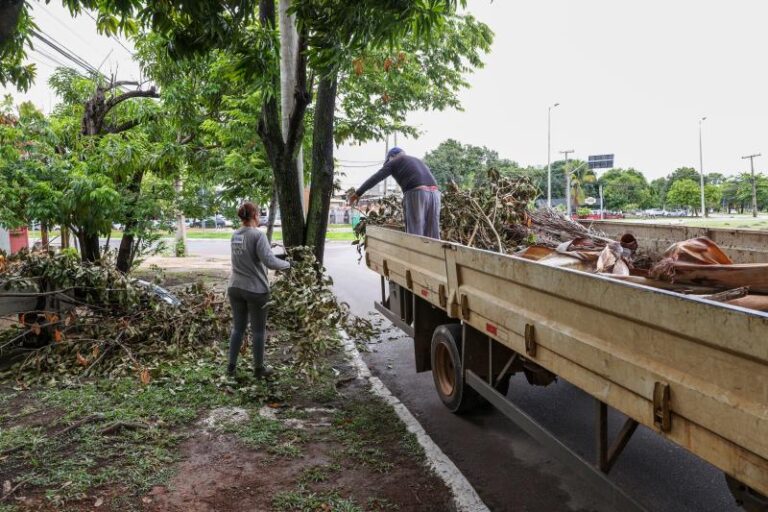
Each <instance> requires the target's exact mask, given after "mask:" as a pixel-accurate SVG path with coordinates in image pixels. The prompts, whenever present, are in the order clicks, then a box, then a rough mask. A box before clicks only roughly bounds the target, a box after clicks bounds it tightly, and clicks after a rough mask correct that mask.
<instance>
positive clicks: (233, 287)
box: [227, 202, 291, 378]
mask: <svg viewBox="0 0 768 512" xmlns="http://www.w3.org/2000/svg"><path fill="white" fill-rule="evenodd" d="M237 216H238V217H239V218H240V220H241V221H242V223H243V225H242V227H241V228H240V229H238V230H236V231H235V232H234V233H232V239H231V242H230V244H231V248H232V274H231V275H230V277H229V284H228V287H227V295H228V296H229V302H230V304H231V306H232V324H233V325H232V335H231V336H230V338H229V364H228V365H227V375H228V376H230V377H234V376H235V371H236V368H237V356H238V354H239V352H240V347H241V345H242V343H243V335H244V334H245V328H246V327H247V326H248V319H249V317H250V321H251V345H252V349H253V370H254V374H255V375H256V377H258V378H263V377H267V376H269V375H270V374H271V373H272V368H270V367H269V366H266V365H265V364H264V344H265V337H266V328H267V302H269V281H268V280H267V270H266V269H267V268H269V269H272V270H284V269H287V268H289V267H290V266H291V265H290V263H288V262H287V261H284V260H281V259H279V258H278V257H277V256H275V255H274V254H272V249H271V248H270V247H269V242H268V241H267V237H266V235H265V234H264V233H262V232H261V231H259V229H258V227H259V209H258V208H257V207H256V206H255V205H254V204H253V203H250V202H248V203H244V204H243V205H242V206H240V208H239V209H238V211H237ZM265 267H266V268H265Z"/></svg>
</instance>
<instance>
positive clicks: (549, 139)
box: [547, 103, 560, 208]
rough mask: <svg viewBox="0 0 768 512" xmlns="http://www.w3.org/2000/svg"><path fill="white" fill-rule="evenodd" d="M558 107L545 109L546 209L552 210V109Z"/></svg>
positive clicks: (553, 106) (556, 104)
mask: <svg viewBox="0 0 768 512" xmlns="http://www.w3.org/2000/svg"><path fill="white" fill-rule="evenodd" d="M558 105H560V104H559V103H555V104H554V105H550V106H549V107H547V208H552V161H551V147H552V109H553V108H555V107H557V106H558Z"/></svg>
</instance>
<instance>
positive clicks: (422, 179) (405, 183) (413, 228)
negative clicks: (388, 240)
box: [349, 147, 440, 239]
mask: <svg viewBox="0 0 768 512" xmlns="http://www.w3.org/2000/svg"><path fill="white" fill-rule="evenodd" d="M388 176H392V177H393V178H395V181H396V182H397V184H398V185H400V188H401V189H403V215H404V216H405V231H406V232H407V233H413V234H415V235H422V236H427V237H429V238H437V239H439V238H440V191H439V190H438V188H437V182H436V181H435V177H434V176H432V172H431V171H430V170H429V167H427V166H426V164H424V162H422V161H421V160H419V159H418V158H416V157H413V156H409V155H406V154H405V151H403V150H402V149H400V148H398V147H394V148H392V149H390V150H389V152H388V153H387V161H386V162H384V166H383V167H382V168H381V169H380V170H379V171H377V172H376V174H374V175H373V176H371V177H370V178H368V179H367V180H365V183H363V184H362V185H360V188H358V189H357V190H356V191H355V193H354V194H352V195H351V196H350V198H349V200H350V202H351V203H352V204H355V203H356V202H357V201H358V199H360V196H362V195H363V194H365V193H366V192H367V191H368V190H370V188H371V187H373V186H374V185H376V184H377V183H379V182H380V181H381V180H383V179H384V178H386V177H388Z"/></svg>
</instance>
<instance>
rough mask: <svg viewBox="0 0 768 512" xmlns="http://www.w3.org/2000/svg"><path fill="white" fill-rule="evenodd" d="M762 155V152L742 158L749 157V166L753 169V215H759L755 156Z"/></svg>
mask: <svg viewBox="0 0 768 512" xmlns="http://www.w3.org/2000/svg"><path fill="white" fill-rule="evenodd" d="M758 156H760V153H755V154H753V155H747V156H743V157H741V159H742V160H746V159H747V158H749V167H750V169H751V170H752V216H753V217H757V184H756V183H755V158H757V157H758Z"/></svg>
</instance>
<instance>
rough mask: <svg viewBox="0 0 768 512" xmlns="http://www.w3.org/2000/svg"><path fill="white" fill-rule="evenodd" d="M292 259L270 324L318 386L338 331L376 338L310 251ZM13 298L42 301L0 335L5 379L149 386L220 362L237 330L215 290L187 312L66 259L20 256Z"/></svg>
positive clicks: (0, 277) (191, 297)
mask: <svg viewBox="0 0 768 512" xmlns="http://www.w3.org/2000/svg"><path fill="white" fill-rule="evenodd" d="M289 255H290V260H291V261H292V262H293V266H292V267H291V269H290V270H288V271H286V272H282V273H280V275H279V276H278V277H277V279H276V280H275V282H274V285H273V287H272V301H271V303H270V324H271V326H272V327H273V329H274V330H275V331H276V332H277V334H278V337H279V338H280V339H281V341H282V342H284V343H285V344H288V345H290V348H291V351H292V353H293V357H294V359H295V362H296V364H297V366H298V367H299V369H300V370H301V371H303V372H304V373H305V374H306V375H307V376H308V378H309V379H310V380H313V379H315V378H316V377H317V376H318V375H319V372H320V371H321V369H322V359H323V357H322V356H324V355H325V354H326V352H327V351H329V350H330V349H332V348H335V347H336V346H338V341H339V340H338V332H339V329H344V330H346V331H347V332H348V333H349V334H350V335H351V336H352V337H354V338H357V339H367V338H370V337H371V336H372V335H373V334H374V333H375V329H374V327H373V325H372V324H371V323H370V322H369V321H368V320H365V319H362V318H357V317H355V316H354V315H352V314H351V312H350V310H349V306H348V305H347V304H346V303H340V302H339V301H338V300H337V299H336V296H335V295H334V294H333V291H332V290H331V285H332V282H331V279H330V277H328V275H327V274H326V273H325V269H323V268H322V266H321V265H320V264H319V263H318V262H317V260H316V259H315V258H314V255H313V253H312V249H311V248H307V247H299V248H295V249H290V250H289ZM2 290H5V291H2ZM14 290H21V292H20V293H18V294H17V295H19V296H21V295H24V296H25V297H28V296H29V295H34V296H36V297H39V298H40V299H41V300H39V301H37V305H36V306H35V307H34V308H33V309H30V310H29V311H25V312H23V313H21V314H19V316H18V322H16V323H15V324H14V325H12V326H11V327H8V328H5V329H3V330H0V369H2V370H3V371H2V372H0V377H2V375H3V374H5V375H6V376H9V377H15V378H16V379H17V380H20V381H23V382H25V383H33V382H41V381H51V380H55V379H61V380H66V379H68V378H78V377H88V376H97V375H98V376H117V375H126V374H131V373H133V374H135V375H137V376H138V378H139V379H140V380H141V382H143V383H145V384H146V383H148V382H150V380H152V378H153V376H154V375H155V374H156V372H157V371H158V368H160V366H161V365H162V363H164V362H168V361H179V360H181V359H184V358H190V360H197V359H199V357H201V356H202V355H204V354H206V353H210V354H211V355H214V354H215V353H216V351H217V350H218V345H219V343H220V342H222V341H223V340H225V339H226V338H227V337H228V334H229V329H230V325H231V323H230V322H231V313H230V308H229V305H228V304H227V302H226V299H225V297H224V296H223V295H222V294H221V293H217V292H216V291H214V290H213V289H212V288H207V287H205V286H203V285H202V284H195V285H193V286H190V287H187V288H185V289H184V290H176V291H175V294H176V296H177V298H178V299H179V303H178V304H170V303H168V302H166V301H165V300H163V295H162V294H157V293H156V291H155V290H154V289H153V288H152V287H151V286H146V283H144V284H142V283H141V282H140V281H136V280H134V279H131V278H129V277H126V276H125V275H124V274H122V273H120V272H118V271H117V270H115V269H114V267H113V266H111V265H109V264H106V262H103V264H102V265H101V266H97V265H92V264H88V263H83V262H81V261H80V260H79V259H78V258H77V257H76V256H75V255H72V254H69V253H66V252H64V253H59V254H56V255H54V254H48V253H32V254H26V253H25V254H23V255H20V256H18V257H16V258H15V259H14V260H13V261H12V262H11V263H10V264H9V265H8V266H7V267H6V269H5V270H4V271H3V272H0V295H3V294H4V295H5V297H6V298H7V297H9V296H13V295H14V294H16V292H15V291H14ZM30 290H33V291H32V292H30ZM34 290H36V291H34ZM52 299H55V300H52Z"/></svg>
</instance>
